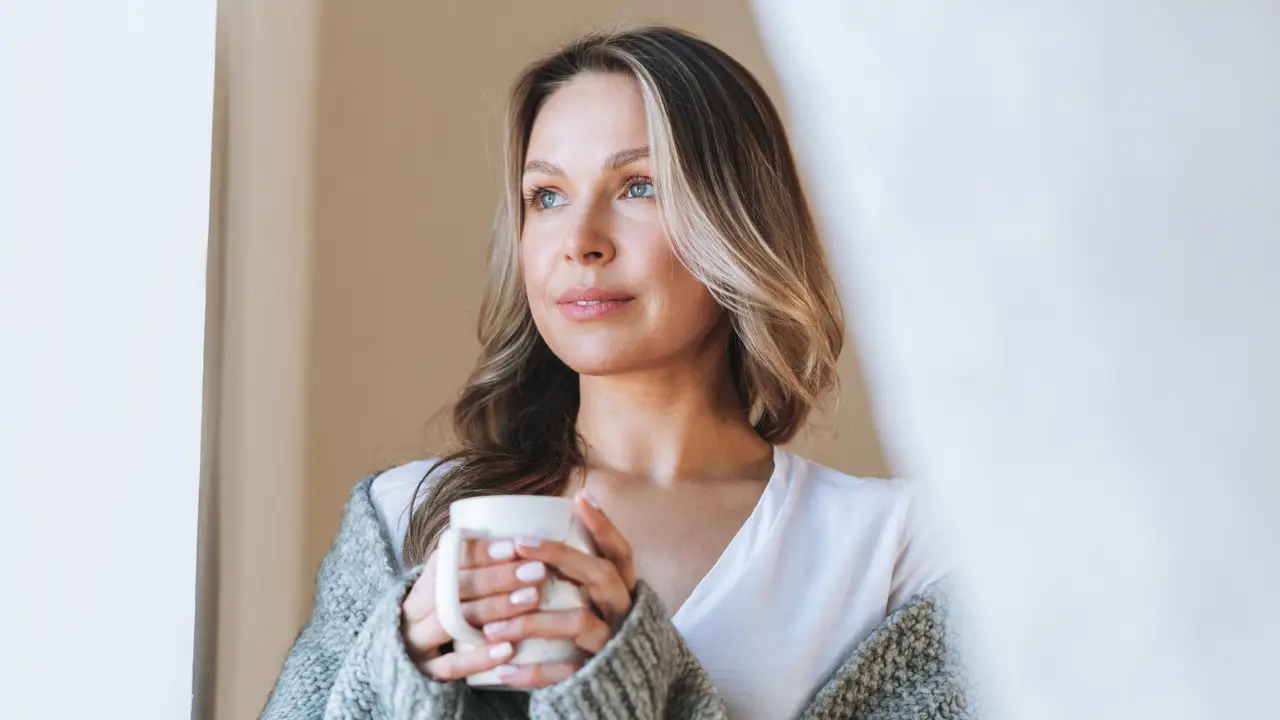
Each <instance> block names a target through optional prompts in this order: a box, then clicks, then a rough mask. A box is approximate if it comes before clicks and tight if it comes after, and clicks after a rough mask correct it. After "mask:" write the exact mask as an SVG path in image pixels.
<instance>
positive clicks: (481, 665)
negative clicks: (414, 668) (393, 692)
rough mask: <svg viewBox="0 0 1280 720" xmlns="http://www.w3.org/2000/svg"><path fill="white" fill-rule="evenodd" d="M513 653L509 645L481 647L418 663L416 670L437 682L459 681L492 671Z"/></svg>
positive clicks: (499, 644) (500, 644)
mask: <svg viewBox="0 0 1280 720" xmlns="http://www.w3.org/2000/svg"><path fill="white" fill-rule="evenodd" d="M513 653H514V648H512V646H511V643H506V642H504V643H498V644H497V645H482V646H480V647H478V648H476V649H474V650H465V651H463V652H451V653H447V654H445V655H441V656H440V657H437V658H432V659H430V660H426V661H424V662H421V663H418V669H419V670H421V671H422V672H423V674H425V675H426V676H427V677H429V678H431V679H432V680H436V681H439V682H449V681H450V680H461V679H462V678H465V677H466V676H468V675H475V674H476V673H479V672H484V671H485V670H492V669H493V668H496V667H498V666H499V665H501V664H502V663H504V662H506V661H507V660H510V659H511V655H512V654H513Z"/></svg>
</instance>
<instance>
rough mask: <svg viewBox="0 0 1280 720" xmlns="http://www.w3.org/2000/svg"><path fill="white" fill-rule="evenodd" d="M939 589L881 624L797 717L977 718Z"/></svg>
mask: <svg viewBox="0 0 1280 720" xmlns="http://www.w3.org/2000/svg"><path fill="white" fill-rule="evenodd" d="M947 587H948V584H947V583H946V582H945V581H944V582H937V583H934V584H933V585H931V586H929V587H928V588H926V589H925V590H924V591H923V592H921V593H919V594H918V595H916V596H915V597H913V598H912V599H911V600H910V601H908V602H907V603H906V604H905V605H903V606H902V607H901V608H899V609H898V610H897V611H895V612H894V613H893V614H891V615H890V616H889V617H888V618H886V619H885V621H884V622H883V623H881V624H880V625H879V626H878V627H877V628H876V629H875V630H873V631H872V632H871V634H870V635H869V636H867V638H866V639H864V640H863V641H862V642H861V643H859V645H858V647H857V648H856V649H855V650H854V651H853V653H851V654H850V655H849V656H848V657H847V658H845V660H844V662H843V663H841V665H840V667H839V669H838V670H836V672H835V673H834V674H833V675H832V676H831V678H830V679H829V680H827V682H826V683H825V684H824V685H823V686H822V687H821V688H820V689H819V690H818V692H817V693H816V694H815V695H814V697H813V699H812V701H811V702H810V704H809V706H808V708H806V709H805V711H804V713H803V715H802V716H801V717H802V719H803V720H836V719H837V718H858V719H859V720H973V719H974V718H979V717H982V712H981V710H980V708H979V706H978V704H977V703H976V698H975V697H974V696H973V694H972V687H971V684H970V678H969V674H968V673H967V671H966V668H965V666H964V663H963V661H962V657H961V645H962V643H961V640H960V633H959V631H958V627H957V621H956V619H955V618H954V617H952V613H951V604H952V601H951V599H950V594H949V592H948V591H947Z"/></svg>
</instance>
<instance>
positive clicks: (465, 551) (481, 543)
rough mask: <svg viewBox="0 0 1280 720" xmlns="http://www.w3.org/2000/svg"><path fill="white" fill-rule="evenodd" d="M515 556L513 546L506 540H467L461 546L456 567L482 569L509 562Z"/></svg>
mask: <svg viewBox="0 0 1280 720" xmlns="http://www.w3.org/2000/svg"><path fill="white" fill-rule="evenodd" d="M515 556H516V549H515V544H514V543H512V542H511V540H509V539H507V538H487V539H483V540H467V541H466V542H464V543H463V544H462V557H461V558H460V559H459V562H458V567H464V568H468V567H484V566H486V565H496V564H498V563H503V562H509V561H511V560H512V559H513V558H515Z"/></svg>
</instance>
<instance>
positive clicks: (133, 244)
mask: <svg viewBox="0 0 1280 720" xmlns="http://www.w3.org/2000/svg"><path fill="white" fill-rule="evenodd" d="M214 22H215V2H214V0H195V1H188V2H173V1H172V0H150V1H143V0H134V1H132V2H123V1H117V2H102V1H99V2H72V1H70V0H61V1H59V0H5V1H4V2H3V3H0V333H2V334H0V344H2V347H0V483H2V488H0V492H2V493H3V497H2V499H0V533H3V542H2V545H3V547H4V551H3V552H4V556H3V563H4V565H3V568H2V569H0V577H3V578H4V580H3V583H4V589H3V592H2V593H0V596H2V597H3V599H2V600H0V603H2V604H3V605H4V608H3V611H0V618H2V620H0V621H2V622H3V623H4V631H3V636H2V637H0V660H2V661H3V666H0V717H5V718H37V717H39V718H75V717H95V718H117V717H118V718H148V719H149V718H178V717H186V716H187V715H188V714H189V713H190V708H191V687H192V643H193V634H194V627H195V626H194V615H195V570H196V562H195V561H196V517H197V514H196V510H197V495H198V490H199V478H200V442H201V387H202V369H203V360H202V358H203V352H204V350H203V343H204V317H205V266H206V248H207V236H208V223H209V172H210V140H211V134H212V127H211V123H212V112H213V66H214Z"/></svg>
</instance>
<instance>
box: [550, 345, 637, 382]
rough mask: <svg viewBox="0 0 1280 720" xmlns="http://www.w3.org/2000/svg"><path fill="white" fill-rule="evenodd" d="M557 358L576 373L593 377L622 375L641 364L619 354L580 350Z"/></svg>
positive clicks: (558, 355) (559, 355)
mask: <svg viewBox="0 0 1280 720" xmlns="http://www.w3.org/2000/svg"><path fill="white" fill-rule="evenodd" d="M556 356H557V357H559V358H560V361H561V362H563V363H564V364H565V365H568V366H569V368H570V369H571V370H573V371H574V372H576V373H578V374H579V375H587V376H591V377H604V376H608V375H622V374H624V373H628V372H632V371H634V370H636V369H638V368H639V367H640V363H637V362H636V360H637V358H635V357H621V356H620V354H619V353H613V352H602V353H592V352H582V351H581V350H579V351H577V352H573V353H568V354H567V355H562V354H560V353H556Z"/></svg>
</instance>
